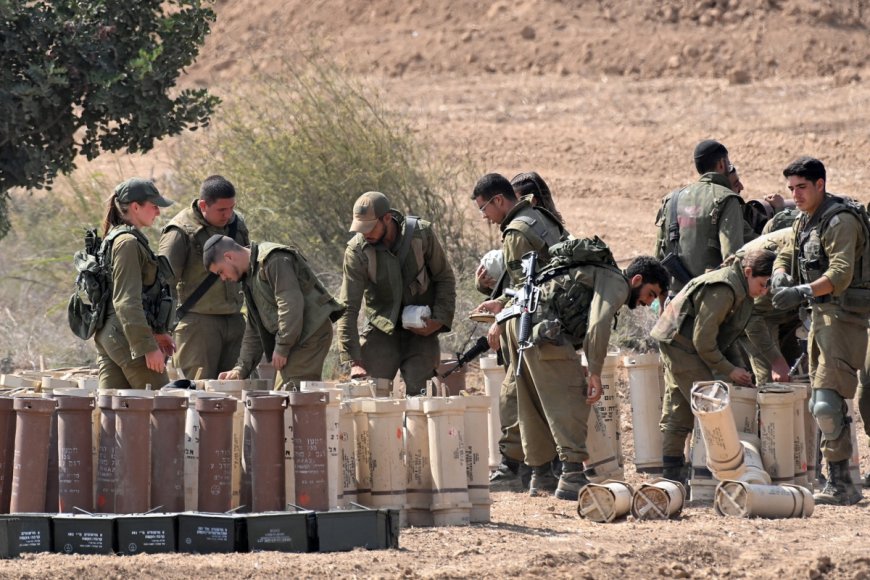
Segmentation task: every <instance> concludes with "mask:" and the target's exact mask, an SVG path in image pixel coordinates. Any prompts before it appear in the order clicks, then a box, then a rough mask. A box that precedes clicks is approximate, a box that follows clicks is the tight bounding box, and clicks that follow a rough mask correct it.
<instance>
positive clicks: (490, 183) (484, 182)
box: [471, 173, 517, 201]
mask: <svg viewBox="0 0 870 580" xmlns="http://www.w3.org/2000/svg"><path fill="white" fill-rule="evenodd" d="M497 195H503V196H505V198H507V199H509V200H511V201H516V199H517V196H516V194H515V193H514V188H513V186H512V185H511V182H510V181H508V180H507V177H505V176H504V175H502V174H500V173H487V174H486V175H484V176H483V177H481V178H480V179H478V180H477V183H476V184H475V186H474V191H473V192H472V193H471V199H477V198H478V197H482V198H483V199H485V200H486V201H489V200H491V199H492V198H494V197H495V196H497Z"/></svg>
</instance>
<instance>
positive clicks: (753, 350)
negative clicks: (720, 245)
mask: <svg viewBox="0 0 870 580" xmlns="http://www.w3.org/2000/svg"><path fill="white" fill-rule="evenodd" d="M791 236H792V233H791V230H789V229H780V230H776V231H774V232H771V233H769V234H765V235H763V236H761V237H760V238H758V239H756V240H753V241H752V242H749V243H748V244H746V245H744V246H743V247H742V248H740V250H739V251H738V254H737V255H739V256H742V255H745V253H746V252H748V251H750V250H753V249H766V250H770V251H772V252H775V253H779V251H780V249H781V248H783V247H784V246H785V245H786V244H787V243H788V240H789V238H791ZM798 310H799V309H798V308H794V309H791V310H777V309H776V308H774V307H773V304H772V303H771V296H770V294H765V295H764V296H759V297H758V298H756V299H755V303H754V304H753V306H752V316H751V317H750V319H749V322H748V323H747V325H746V337H747V339H748V345H747V351H748V355H749V362H750V364H751V365H752V371H753V373H754V374H755V382H756V384H759V385H763V384H766V383H769V382H770V381H771V380H772V379H771V373H772V365H773V363H774V362H776V361H777V360H778V359H780V358H784V359H785V360H786V362H788V363H789V364H792V363H793V362H794V361H795V360H797V358H798V357H799V356H800V347H799V346H798V343H797V337H796V336H795V331H796V330H797V329H798V327H800V325H801V320H800V316H799V314H798Z"/></svg>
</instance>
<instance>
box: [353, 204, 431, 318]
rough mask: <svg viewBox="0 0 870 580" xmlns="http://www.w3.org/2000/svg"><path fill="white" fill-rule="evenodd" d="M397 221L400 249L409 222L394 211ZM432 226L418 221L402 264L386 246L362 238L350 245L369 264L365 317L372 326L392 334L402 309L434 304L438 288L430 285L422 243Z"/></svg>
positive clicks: (356, 237)
mask: <svg viewBox="0 0 870 580" xmlns="http://www.w3.org/2000/svg"><path fill="white" fill-rule="evenodd" d="M391 213H392V214H393V216H394V217H395V218H396V220H397V225H398V227H399V232H400V234H401V235H400V236H398V238H397V239H396V241H395V243H394V247H396V248H400V247H401V245H402V241H403V240H404V238H405V235H406V229H407V227H406V220H405V217H404V216H403V215H402V214H400V213H399V212H396V211H393V210H391ZM431 228H432V224H430V223H429V222H428V221H426V220H422V219H418V220H417V225H416V227H415V228H414V234H413V236H412V238H411V248H410V250H409V251H408V253H407V255H406V256H405V259H404V260H403V261H402V263H401V264H400V263H399V257H398V255H397V254H395V253H393V252H392V251H390V249H388V248H386V247H385V246H384V245H383V244H377V245H371V244H369V243H368V242H366V241H365V238H364V237H363V236H362V235H357V236H354V238H353V239H351V240H350V242H348V249H349V250H350V251H353V252H356V253H361V254H362V256H363V261H364V262H365V263H366V271H367V273H368V278H369V282H370V283H369V284H367V285H366V289H365V293H364V297H365V314H366V318H367V319H368V320H369V322H370V323H371V325H372V326H374V327H375V328H377V329H378V330H380V331H382V332H385V333H387V334H392V333H393V332H394V331H395V329H396V327H397V324H398V320H399V316H400V315H401V313H402V308H403V307H405V306H412V305H420V306H430V307H431V306H433V305H434V304H435V289H434V287H433V286H432V284H431V280H430V274H429V268H428V266H427V264H426V262H425V256H424V250H423V246H424V244H423V242H424V239H425V238H426V237H427V236H430V235H432V233H431Z"/></svg>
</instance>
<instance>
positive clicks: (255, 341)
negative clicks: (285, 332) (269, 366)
mask: <svg viewBox="0 0 870 580" xmlns="http://www.w3.org/2000/svg"><path fill="white" fill-rule="evenodd" d="M262 358H263V343H262V341H260V333H259V331H258V330H257V327H256V326H254V323H253V321H252V320H251V313H250V311H249V312H248V313H247V315H246V316H245V336H244V337H243V338H242V349H241V351H240V352H239V361H238V362H237V363H236V368H235V369H234V370H237V371H239V375H240V376H241V378H243V379H247V378H248V377H250V376H251V373H252V372H253V371H254V367H256V366H257V364H258V363H259V362H260V360H262Z"/></svg>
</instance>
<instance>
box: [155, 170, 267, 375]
mask: <svg viewBox="0 0 870 580" xmlns="http://www.w3.org/2000/svg"><path fill="white" fill-rule="evenodd" d="M235 205H236V189H235V187H233V184H232V183H230V182H229V181H227V180H226V179H224V178H223V177H221V176H220V175H212V176H211V177H208V178H206V180H205V181H203V183H202V186H201V187H200V190H199V199H195V200H193V203H191V205H190V207H188V208H186V209H184V210H182V211H180V212H179V213H178V214H177V215H176V216H175V217H174V218H172V221H171V222H169V225H167V226H166V227H165V228H164V229H163V235H162V236H161V237H160V249H159V254H160V255H162V256H166V257H167V259H168V260H169V263H170V265H171V266H172V270H173V272H175V288H176V291H177V294H178V300H179V302H180V303H181V306H179V308H178V312H177V314H176V317H177V320H178V322H177V326H176V327H175V342H176V343H177V344H178V351H177V352H176V353H175V366H176V367H177V368H179V369H181V371H182V372H183V373H184V376H185V377H187V378H189V379H192V378H201V379H216V378H217V377H218V374H219V373H221V372H222V371H226V370H229V369H231V368H233V365H234V364H235V362H236V360H238V358H239V350H240V349H241V347H242V337H243V336H244V334H245V319H244V317H243V316H242V314H241V309H242V302H243V301H244V298H243V297H242V287H241V285H240V284H239V283H238V282H230V281H218V277H217V276H215V275H212V274H209V272H208V271H206V269H205V268H203V266H202V252H203V246H204V245H205V242H206V241H207V240H208V239H209V238H210V237H211V236H213V235H225V236H229V237H230V238H232V239H233V240H235V242H236V243H238V244H239V245H240V246H248V245H250V243H251V241H250V238H249V237H248V228H247V226H246V225H245V221H244V220H243V219H242V216H240V215H238V214H237V213H235V212H234V211H233V210H234V208H235Z"/></svg>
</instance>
